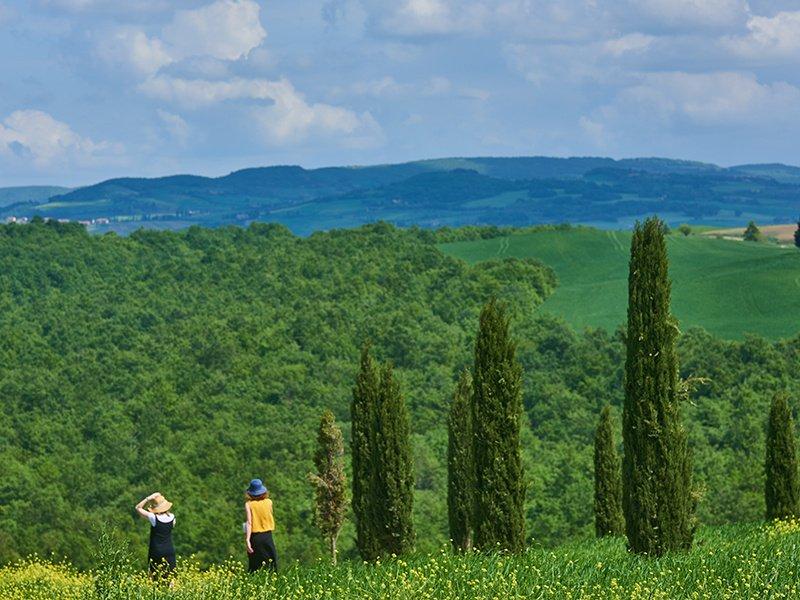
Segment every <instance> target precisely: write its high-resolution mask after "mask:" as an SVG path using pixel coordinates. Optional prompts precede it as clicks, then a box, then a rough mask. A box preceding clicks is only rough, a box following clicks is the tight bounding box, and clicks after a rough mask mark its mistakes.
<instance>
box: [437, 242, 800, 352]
mask: <svg viewBox="0 0 800 600" xmlns="http://www.w3.org/2000/svg"><path fill="white" fill-rule="evenodd" d="M630 239H631V233H630V232H627V231H601V230H596V229H588V228H576V229H572V230H564V231H560V230H557V231H540V232H534V233H520V234H516V235H511V236H508V237H502V238H495V239H490V240H479V241H471V242H457V243H452V244H443V245H442V249H443V250H444V251H445V252H446V253H448V254H451V255H453V256H457V257H459V258H462V259H464V260H466V261H468V262H477V261H481V260H487V259H492V258H502V257H520V258H522V257H533V258H537V259H539V260H541V261H542V262H544V263H545V264H547V265H550V266H551V267H552V268H553V269H554V270H555V272H556V275H557V276H558V280H559V285H558V288H557V290H556V292H555V294H553V295H552V296H551V297H550V298H549V299H548V300H547V302H546V303H545V304H544V306H543V310H547V311H550V312H552V313H554V314H557V315H560V316H562V317H564V318H565V319H566V320H567V321H568V322H569V323H571V324H572V325H574V326H575V327H578V328H583V327H586V326H591V327H605V328H607V329H610V330H611V329H614V328H616V327H617V326H618V325H620V324H622V323H624V322H625V319H626V311H627V277H628V258H629V254H628V253H629V246H630ZM667 239H668V247H669V255H670V275H671V278H672V282H673V283H672V298H673V312H674V313H675V315H676V316H677V317H678V319H679V320H680V323H681V327H682V328H684V329H685V328H688V327H692V326H700V327H704V328H705V329H707V330H708V331H710V332H712V333H714V334H716V335H719V336H721V337H724V338H728V339H740V338H742V337H743V336H744V335H745V334H746V333H748V332H752V333H759V334H761V335H763V336H765V337H767V338H771V339H778V338H786V337H789V336H791V335H794V334H795V333H797V332H798V331H800V320H798V315H800V251H797V249H795V248H793V247H779V246H777V245H775V244H757V243H750V242H739V241H732V240H719V239H710V238H707V237H703V236H689V237H684V236H682V235H679V234H676V235H671V236H669V237H668V238H667Z"/></svg>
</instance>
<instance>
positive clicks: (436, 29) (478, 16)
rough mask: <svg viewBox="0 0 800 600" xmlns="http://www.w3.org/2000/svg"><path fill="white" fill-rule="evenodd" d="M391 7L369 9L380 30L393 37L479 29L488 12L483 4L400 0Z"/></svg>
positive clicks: (438, 0)
mask: <svg viewBox="0 0 800 600" xmlns="http://www.w3.org/2000/svg"><path fill="white" fill-rule="evenodd" d="M390 6H391V8H389V7H387V6H384V5H381V6H380V7H379V8H377V10H376V8H375V7H374V6H373V7H372V10H373V13H378V14H379V15H380V16H379V17H378V20H379V23H380V27H381V28H382V29H383V30H384V31H386V32H388V33H392V34H395V35H404V36H417V35H444V34H452V33H463V32H468V31H475V30H479V29H480V28H481V26H482V23H483V22H484V21H485V20H486V18H487V16H488V14H489V10H488V8H487V7H486V6H485V5H484V3H483V2H467V1H458V0H400V1H399V2H396V3H391V5H390Z"/></svg>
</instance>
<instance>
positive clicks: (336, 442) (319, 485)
mask: <svg viewBox="0 0 800 600" xmlns="http://www.w3.org/2000/svg"><path fill="white" fill-rule="evenodd" d="M343 455H344V440H343V439H342V430H341V429H340V428H339V426H338V425H337V424H336V419H335V417H334V416H333V413H332V412H331V411H330V410H326V411H325V412H323V413H322V418H321V419H320V423H319V430H318V432H317V451H316V453H315V454H314V465H315V466H316V467H317V472H316V473H309V475H308V479H309V481H310V482H311V485H313V486H314V494H315V502H314V522H315V523H316V525H317V527H318V528H319V530H320V531H321V532H322V535H323V536H324V538H325V540H326V541H327V542H328V548H329V550H330V553H331V561H332V562H333V564H334V565H335V564H336V540H337V539H338V538H339V532H340V531H341V529H342V523H344V515H345V511H346V510H347V498H346V487H347V479H346V477H345V474H344V462H343V460H342V456H343Z"/></svg>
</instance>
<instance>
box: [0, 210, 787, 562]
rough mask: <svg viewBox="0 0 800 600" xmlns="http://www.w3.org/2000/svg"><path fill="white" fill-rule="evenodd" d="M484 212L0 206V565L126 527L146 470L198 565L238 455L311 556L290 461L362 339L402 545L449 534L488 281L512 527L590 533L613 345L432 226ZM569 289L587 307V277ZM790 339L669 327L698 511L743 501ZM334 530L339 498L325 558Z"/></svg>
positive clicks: (293, 541)
mask: <svg viewBox="0 0 800 600" xmlns="http://www.w3.org/2000/svg"><path fill="white" fill-rule="evenodd" d="M492 233H493V232H491V231H485V232H484V231H482V230H466V231H449V232H442V233H441V234H438V233H434V232H430V231H426V230H401V229H396V228H394V227H392V226H390V225H387V224H378V225H372V226H367V227H364V228H360V229H356V230H339V231H333V232H329V233H317V234H314V235H312V236H310V237H308V238H300V237H296V236H294V235H292V234H291V233H290V232H289V231H288V230H287V229H285V228H284V227H281V226H277V225H261V224H257V225H252V226H250V227H248V228H237V227H225V228H218V229H203V228H200V227H193V228H189V229H187V230H185V231H182V232H178V233H174V232H154V231H141V232H138V233H135V234H133V235H131V236H127V237H122V236H116V235H104V236H93V235H89V234H88V233H87V232H86V231H85V230H84V229H83V228H82V227H80V226H79V225H76V224H60V223H57V222H48V223H40V222H37V223H33V224H30V225H24V226H21V225H6V226H0V399H1V400H2V401H1V402H0V464H2V465H3V479H2V484H1V485H0V506H2V507H3V509H2V510H0V564H6V563H9V562H13V561H15V560H17V559H19V558H21V557H24V556H26V555H28V554H29V553H32V552H37V553H39V555H42V556H49V555H50V554H51V553H53V554H54V555H55V556H57V557H61V556H66V557H68V558H69V559H70V560H71V561H72V562H74V563H75V564H76V565H77V566H79V567H81V568H83V567H88V566H89V565H91V564H92V552H93V545H94V541H95V540H96V539H97V537H98V527H99V526H100V524H103V523H107V524H108V525H109V526H111V527H112V528H113V529H114V530H115V531H116V532H118V535H120V536H121V537H122V538H123V539H125V540H128V541H129V542H131V543H132V544H134V545H135V547H137V548H142V547H143V544H145V536H146V535H147V531H146V528H144V527H142V523H141V521H140V520H136V519H134V518H133V515H132V509H133V505H134V504H135V502H136V501H137V500H139V499H140V498H141V497H144V496H145V495H146V494H148V493H151V492H152V491H154V490H159V491H162V492H163V493H164V494H167V495H168V497H169V498H170V499H171V500H173V501H174V502H175V512H176V514H177V515H178V517H179V522H180V527H179V528H178V529H177V530H176V534H175V543H176V547H177V549H178V552H179V553H180V554H182V555H184V556H186V555H189V554H192V555H194V556H195V557H196V559H197V560H198V561H199V562H200V563H201V564H204V565H207V564H210V563H213V562H217V561H222V560H225V559H226V558H227V557H228V556H229V555H231V554H233V555H235V556H239V555H240V553H241V515H242V506H241V501H242V490H243V489H244V487H245V486H246V483H247V481H249V479H250V478H252V477H253V476H259V477H263V478H264V479H265V480H266V482H267V485H268V486H269V488H270V490H271V492H272V497H273V499H274V501H275V507H276V509H275V510H276V519H277V526H278V527H279V532H280V538H279V541H278V544H279V549H280V552H281V554H282V557H283V560H284V562H285V563H286V564H288V563H291V562H292V561H295V560H298V561H301V562H304V563H313V562H314V561H315V560H316V559H317V558H318V557H320V556H322V555H323V553H324V548H323V544H322V541H321V539H320V537H319V535H318V534H317V532H316V531H315V529H314V527H313V525H312V522H311V503H312V491H311V489H310V486H309V485H308V483H307V481H306V474H307V473H308V472H309V471H310V470H311V468H312V455H313V449H314V438H315V435H314V432H315V429H316V427H317V425H318V419H319V416H320V413H321V411H322V410H323V409H324V408H330V409H331V410H333V411H334V413H335V415H336V417H337V419H338V420H339V421H340V422H341V423H342V425H343V429H344V432H345V439H348V438H349V422H348V420H349V403H350V398H351V389H352V386H353V380H354V376H355V372H356V369H357V365H358V356H359V348H360V345H361V344H362V342H363V341H364V340H365V339H367V338H369V339H371V340H372V341H373V344H374V345H373V348H374V352H375V355H376V357H377V358H379V359H380V360H391V361H392V362H394V364H395V365H396V374H397V376H398V379H399V381H400V383H401V386H402V390H403V393H404V396H405V398H406V402H407V404H408V408H409V412H410V415H411V424H412V440H411V441H412V447H413V458H414V472H415V477H416V487H415V493H414V520H415V522H416V526H417V532H418V537H417V548H418V549H419V550H420V551H422V552H435V551H436V550H437V549H439V548H440V547H441V546H443V545H444V544H446V543H447V535H448V534H447V511H446V502H445V496H446V486H447V477H446V456H445V455H446V448H447V433H446V414H447V409H448V406H449V402H450V398H451V395H452V392H453V386H454V384H455V378H456V376H457V374H458V372H459V371H460V370H461V369H462V368H463V367H464V366H465V365H469V364H470V362H471V361H472V344H473V340H474V334H475V330H476V328H477V317H478V313H479V311H480V308H481V306H482V305H483V303H484V302H485V301H486V300H487V298H489V297H490V296H499V297H500V298H503V299H504V300H506V301H507V302H509V303H510V307H511V310H512V311H513V313H514V319H513V334H514V337H515V339H516V340H517V342H518V356H519V360H520V362H521V365H522V367H523V371H524V381H523V383H524V385H523V401H524V407H525V418H524V420H523V428H522V446H523V459H524V464H525V472H526V478H527V481H528V492H527V498H526V504H525V509H526V530H527V535H528V541H529V543H534V542H535V543H540V544H543V545H546V546H552V545H554V544H558V543H562V542H564V541H568V540H574V539H576V538H578V539H580V538H586V537H590V536H591V535H592V534H593V520H592V500H591V499H592V477H591V474H592V439H593V433H594V428H595V425H596V421H597V415H598V413H599V411H600V409H601V407H603V406H604V405H606V404H611V405H612V406H613V407H614V414H615V415H616V416H615V419H617V420H618V418H619V410H620V406H621V402H622V385H621V381H622V365H623V362H624V348H623V344H622V341H621V339H620V337H619V336H617V335H615V334H609V333H607V332H604V331H602V330H600V331H590V332H582V333H576V332H575V331H574V330H573V329H572V328H571V327H570V326H568V325H567V324H566V323H565V322H563V321H562V320H560V319H557V318H554V317H552V316H548V315H547V314H545V313H543V312H542V311H541V309H540V307H541V306H542V302H543V301H546V300H547V299H548V298H549V297H550V296H551V295H553V296H554V297H555V295H557V294H558V293H559V291H558V288H555V289H556V291H555V293H554V285H555V276H554V275H553V272H552V271H551V270H550V269H549V268H548V267H546V266H544V265H542V264H541V263H539V262H538V261H535V260H530V259H515V258H504V259H502V260H496V261H484V262H480V263H476V264H474V265H469V264H467V263H466V262H464V261H461V260H458V259H456V258H453V257H450V256H448V255H446V254H444V253H442V252H441V251H440V249H439V247H438V244H437V241H438V240H439V239H440V235H442V236H446V237H449V238H450V239H453V238H458V237H459V236H477V237H480V236H481V235H484V234H486V235H489V234H492ZM555 233H558V234H559V235H561V234H562V233H563V232H560V231H559V232H554V234H555ZM602 235H605V234H602ZM711 241H713V240H711ZM492 243H494V244H497V243H498V242H497V241H496V240H494V241H492ZM619 243H620V247H619V248H618V249H617V251H618V252H619V253H620V255H622V253H624V244H623V241H622V240H619ZM731 244H735V242H731ZM496 247H497V246H495V248H496ZM774 251H775V252H779V251H777V250H774ZM765 252H766V250H765ZM740 287H741V286H739V288H737V289H740ZM680 288H681V285H679V284H678V283H677V282H676V285H675V293H676V294H680V293H681V291H680ZM582 300H583V301H584V304H585V306H586V307H587V309H588V308H590V307H591V306H592V302H593V300H594V299H593V297H592V296H591V295H589V293H588V292H587V293H585V294H584V295H583V296H582ZM621 306H622V307H624V299H623V300H622V301H621ZM795 314H796V313H795ZM787 337H788V334H787ZM798 348H800V336H797V337H793V338H790V339H786V340H781V341H776V342H769V341H767V340H766V339H764V338H763V337H759V336H753V337H746V338H745V339H743V340H742V341H726V340H723V339H720V338H717V337H714V336H712V335H710V334H708V333H706V332H703V331H700V330H685V333H684V335H682V336H681V338H680V340H679V347H678V350H679V356H680V360H681V376H683V377H689V376H693V375H699V376H703V377H707V378H708V379H709V382H708V383H706V384H704V385H703V386H701V388H700V389H698V391H697V394H696V396H695V397H694V398H693V401H692V402H691V403H689V404H687V405H686V411H685V416H686V422H687V429H688V432H689V435H690V441H691V444H692V449H693V453H694V457H695V458H694V467H695V476H696V478H697V481H698V484H699V485H700V486H701V488H702V489H704V490H705V495H704V497H703V499H702V501H701V502H700V506H699V509H698V512H699V516H700V519H701V522H703V523H705V524H721V523H732V522H743V521H754V520H758V519H760V518H761V515H763V512H764V503H763V452H764V420H765V418H766V412H767V407H768V405H769V402H770V400H771V398H772V396H773V394H774V393H776V392H777V391H778V390H785V389H798V387H799V386H800V352H798ZM346 461H347V462H348V463H349V454H348V455H347V457H346ZM31 490H36V493H31ZM353 533H354V532H353V524H352V520H348V522H347V523H346V526H345V529H344V531H343V533H342V536H341V539H340V549H341V552H342V557H343V558H346V557H352V556H353V555H354V547H353Z"/></svg>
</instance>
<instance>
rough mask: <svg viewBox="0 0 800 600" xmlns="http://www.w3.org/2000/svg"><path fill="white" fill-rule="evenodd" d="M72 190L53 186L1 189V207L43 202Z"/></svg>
mask: <svg viewBox="0 0 800 600" xmlns="http://www.w3.org/2000/svg"><path fill="white" fill-rule="evenodd" d="M70 191H71V190H70V188H65V187H58V186H53V185H28V186H18V187H6V188H0V207H2V206H8V205H9V204H17V203H19V202H42V201H43V200H47V199H48V198H50V197H52V196H55V195H57V194H66V193H67V192H70Z"/></svg>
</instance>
